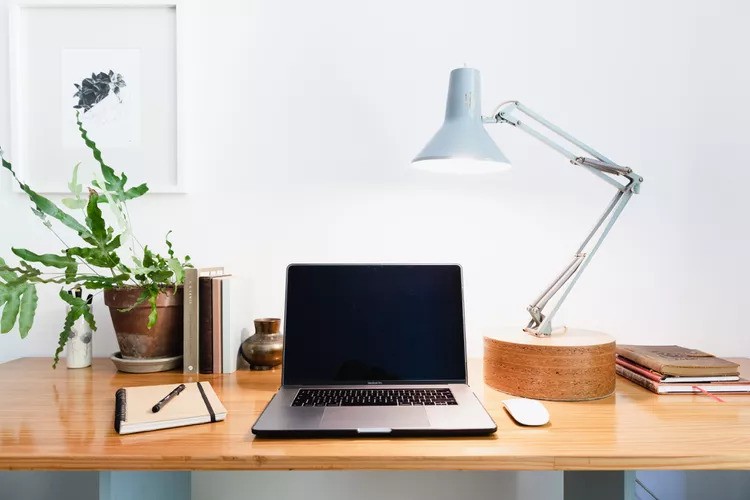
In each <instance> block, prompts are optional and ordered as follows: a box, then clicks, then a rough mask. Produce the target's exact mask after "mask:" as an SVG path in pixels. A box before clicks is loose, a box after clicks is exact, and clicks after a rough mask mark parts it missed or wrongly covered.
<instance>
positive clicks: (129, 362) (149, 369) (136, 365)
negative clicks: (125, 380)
mask: <svg viewBox="0 0 750 500" xmlns="http://www.w3.org/2000/svg"><path fill="white" fill-rule="evenodd" d="M109 359H111V360H112V362H113V363H114V364H115V366H116V367H117V369H118V370H120V371H121V372H126V373H154V372H165V371H167V370H173V369H175V368H178V367H180V366H181V365H182V355H179V356H170V357H167V358H149V359H126V358H123V357H122V356H121V355H120V351H117V352H116V353H114V354H113V355H112V356H110V357H109Z"/></svg>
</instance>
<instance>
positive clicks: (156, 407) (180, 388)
mask: <svg viewBox="0 0 750 500" xmlns="http://www.w3.org/2000/svg"><path fill="white" fill-rule="evenodd" d="M183 390H185V384H180V385H178V386H177V387H175V388H174V390H173V391H172V392H170V393H169V394H167V395H166V396H164V397H163V398H162V400H161V401H159V402H158V403H156V404H155V405H154V407H153V408H151V411H152V412H153V413H156V412H157V411H159V410H161V409H162V408H164V405H165V404H167V403H169V402H170V401H171V400H172V398H173V397H175V396H177V395H178V394H179V393H181V392H182V391H183Z"/></svg>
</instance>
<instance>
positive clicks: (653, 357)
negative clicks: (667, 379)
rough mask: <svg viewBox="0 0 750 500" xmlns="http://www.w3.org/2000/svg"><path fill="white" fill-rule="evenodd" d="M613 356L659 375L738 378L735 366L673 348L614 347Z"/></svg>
mask: <svg viewBox="0 0 750 500" xmlns="http://www.w3.org/2000/svg"><path fill="white" fill-rule="evenodd" d="M617 354H618V355H620V356H622V357H624V358H627V359H629V360H631V361H634V362H635V363H637V364H639V365H642V366H645V367H646V368H650V369H651V370H655V371H657V372H659V373H661V374H663V375H673V376H678V377H682V376H687V377H700V376H719V375H739V365H738V364H737V363H732V362H731V361H727V360H726V359H722V358H717V357H716V356H714V355H713V354H708V353H705V352H703V351H699V350H697V349H687V348H685V347H681V346H677V345H661V346H658V345H651V346H650V345H618V346H617Z"/></svg>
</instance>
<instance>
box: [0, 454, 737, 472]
mask: <svg viewBox="0 0 750 500" xmlns="http://www.w3.org/2000/svg"><path fill="white" fill-rule="evenodd" d="M316 462H317V463H320V464H321V465H319V466H318V465H314V464H315V463H316ZM0 470H4V471H21V470H24V471H33V470H39V471H42V470H47V471H49V470H56V471H103V470H129V471H132V470H160V471H280V470H300V471H313V470H317V471H321V470H328V471H347V470H381V471H383V470H394V471H396V470H402V471H416V470H474V471H590V470H602V471H607V470H608V471H617V470H750V456H744V457H710V459H707V457H685V456H675V457H669V456H662V457H654V456H637V457H635V456H634V457H548V456H543V457H542V456H539V457H504V458H500V459H498V458H493V459H491V460H488V459H487V458H486V457H453V458H427V457H425V458H422V459H414V458H411V457H410V458H397V457H394V458H383V457H348V458H341V457H326V456H321V457H304V458H294V457H291V458H290V457H281V458H276V457H266V456H255V457H253V458H252V459H251V460H248V459H246V458H242V459H238V458H237V457H215V458H214V457H210V458H201V457H160V458H156V459H155V458H154V457H150V456H149V457H145V456H144V457H137V456H129V457H118V458H117V460H114V461H112V462H111V463H110V464H108V465H107V467H102V459H101V457H76V458H72V457H67V456H61V457H54V456H46V457H43V458H38V457H22V456H10V455H8V456H0Z"/></svg>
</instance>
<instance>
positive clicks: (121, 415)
mask: <svg viewBox="0 0 750 500" xmlns="http://www.w3.org/2000/svg"><path fill="white" fill-rule="evenodd" d="M127 418H128V405H127V399H126V397H125V389H124V388H120V389H117V392H115V432H117V433H118V434H119V433H120V427H121V425H122V423H123V422H124V421H125V420H126V419H127Z"/></svg>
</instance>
